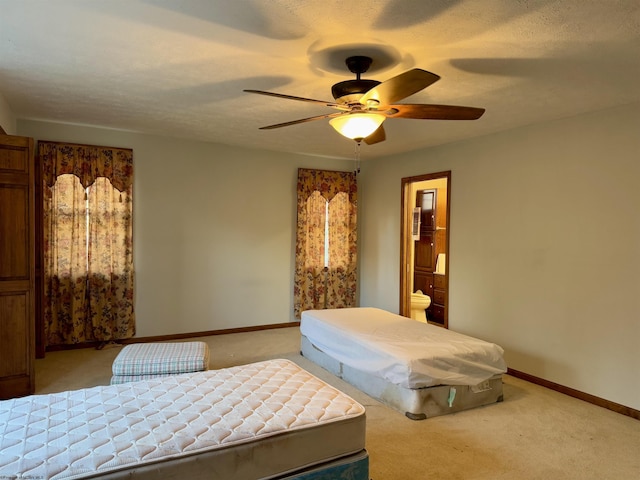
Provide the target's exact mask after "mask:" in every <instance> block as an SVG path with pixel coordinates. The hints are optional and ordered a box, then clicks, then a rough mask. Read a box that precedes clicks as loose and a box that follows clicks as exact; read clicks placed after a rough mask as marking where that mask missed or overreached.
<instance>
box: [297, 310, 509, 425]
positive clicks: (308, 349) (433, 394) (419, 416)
mask: <svg viewBox="0 0 640 480" xmlns="http://www.w3.org/2000/svg"><path fill="white" fill-rule="evenodd" d="M349 310H351V309H341V310H340V311H339V313H338V311H337V310H336V311H334V312H336V313H335V314H334V313H332V314H331V315H334V316H335V317H336V318H342V317H344V316H345V315H349V314H350V312H349ZM353 310H355V309H353ZM357 310H361V311H362V310H365V309H357ZM366 310H375V311H373V312H372V313H374V314H377V313H378V312H382V311H380V310H378V309H366ZM326 312H327V311H324V310H323V311H313V312H309V314H310V315H314V317H313V318H314V321H318V319H320V318H321V317H322V316H323V315H326ZM384 314H385V315H392V316H394V317H399V318H402V319H403V320H408V321H410V322H411V320H409V319H406V318H405V317H400V316H398V315H394V314H390V313H389V312H384ZM338 315H340V316H341V317H338ZM308 318H310V317H306V318H305V314H304V313H303V317H302V322H303V325H302V326H301V328H302V327H303V326H304V322H305V320H306V319H308ZM344 318H346V317H344ZM433 328H440V327H433ZM443 332H447V333H448V331H443ZM451 334H452V335H458V334H455V333H454V332H451ZM337 335H340V333H339V332H338V331H336V332H334V338H336V336H337ZM340 336H341V338H340V341H339V342H336V344H337V345H338V346H333V345H332V348H333V351H334V352H335V351H336V350H338V351H341V352H342V351H344V350H346V349H350V348H353V349H355V348H356V343H359V337H358V335H357V334H356V335H354V334H353V332H352V331H350V332H349V333H346V334H345V335H344V336H343V335H340ZM363 338H366V340H365V342H366V343H368V344H369V345H372V344H373V345H378V344H377V343H375V342H374V341H373V340H372V339H371V336H370V335H363ZM325 341H326V339H325ZM384 348H385V347H384V345H382V346H381V349H383V350H384ZM497 348H498V349H499V347H497ZM500 350H501V349H500ZM300 353H301V354H302V356H304V357H306V358H308V359H309V360H311V361H312V362H314V363H316V364H318V365H319V366H321V367H322V368H324V369H325V370H327V371H329V372H330V373H332V374H334V375H336V376H337V377H339V378H342V379H343V380H345V381H346V382H348V383H350V384H351V385H353V386H354V387H356V388H358V389H359V390H362V391H363V392H365V393H367V394H368V395H370V396H371V397H373V398H375V399H377V400H379V401H380V402H382V403H384V404H386V405H388V406H390V407H392V408H394V409H396V410H398V411H400V412H402V413H404V414H405V415H406V416H407V417H408V418H410V419H412V420H424V419H426V418H431V417H436V416H440V415H446V414H449V413H455V412H460V411H463V410H468V409H471V408H475V407H480V406H483V405H490V404H493V403H497V402H502V401H503V398H504V397H503V388H502V373H496V374H490V375H488V378H487V379H486V380H484V381H482V382H480V383H476V384H473V385H463V384H462V385H461V384H437V385H433V386H425V387H420V388H410V387H407V386H401V385H399V384H398V383H395V382H392V381H390V380H388V379H386V378H382V377H381V376H379V375H377V374H376V373H375V372H371V371H364V370H363V369H361V368H356V367H354V366H352V365H349V364H348V363H347V362H346V361H342V360H339V359H337V358H336V356H339V355H337V354H331V353H327V352H326V351H324V350H323V349H322V348H320V347H318V346H317V345H316V344H314V342H313V341H312V340H311V339H309V338H308V337H307V336H306V335H305V334H304V333H302V335H301V344H300ZM385 353H386V354H388V353H389V352H385ZM346 357H348V355H346ZM505 370H506V366H505Z"/></svg>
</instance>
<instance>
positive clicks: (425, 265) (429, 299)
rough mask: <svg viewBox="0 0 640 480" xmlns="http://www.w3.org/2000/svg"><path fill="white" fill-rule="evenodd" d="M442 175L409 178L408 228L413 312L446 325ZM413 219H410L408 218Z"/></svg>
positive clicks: (424, 319) (445, 185)
mask: <svg viewBox="0 0 640 480" xmlns="http://www.w3.org/2000/svg"><path fill="white" fill-rule="evenodd" d="M448 181H449V178H448V176H446V177H441V178H434V179H429V180H419V181H413V182H409V184H408V191H407V198H406V203H405V210H406V215H405V216H406V218H407V222H406V223H407V227H408V228H406V229H405V230H404V231H405V236H406V237H407V239H406V245H407V247H408V248H407V251H408V252H407V253H408V254H409V258H408V259H407V260H408V261H407V265H408V267H409V268H408V270H409V271H408V275H407V279H406V280H407V286H408V288H409V291H410V292H411V293H410V295H409V305H410V316H411V318H412V319H414V320H418V321H421V322H428V323H433V324H436V325H440V326H444V327H446V326H447V323H448V322H447V320H448V319H447V297H448V279H447V245H448V236H447V219H448V183H449V182H448ZM409 219H410V220H409Z"/></svg>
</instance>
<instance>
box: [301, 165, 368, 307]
mask: <svg viewBox="0 0 640 480" xmlns="http://www.w3.org/2000/svg"><path fill="white" fill-rule="evenodd" d="M357 191H358V188H357V182H356V176H355V174H354V173H351V172H333V171H327V170H311V169H305V168H301V169H298V202H297V206H298V223H297V231H296V270H295V275H294V293H293V296H294V313H295V316H296V318H300V315H301V313H302V312H303V311H304V310H310V309H322V308H344V307H354V306H355V304H356V286H357V269H356V261H357Z"/></svg>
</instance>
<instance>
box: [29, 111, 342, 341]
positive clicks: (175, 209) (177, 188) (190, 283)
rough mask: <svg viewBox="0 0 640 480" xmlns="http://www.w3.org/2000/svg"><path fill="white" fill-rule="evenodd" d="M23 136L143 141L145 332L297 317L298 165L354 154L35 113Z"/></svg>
mask: <svg viewBox="0 0 640 480" xmlns="http://www.w3.org/2000/svg"><path fill="white" fill-rule="evenodd" d="M18 126H19V131H20V135H25V136H31V137H34V138H36V139H40V140H56V141H67V142H78V143H88V144H94V145H109V146H115V147H128V148H133V151H134V162H135V182H134V199H135V200H134V262H135V269H136V317H137V318H136V323H137V336H139V337H145V336H155V335H168V334H177V333H189V332H200V331H209V330H217V329H228V328H236V327H247V326H256V325H267V324H273V323H284V322H289V321H293V320H294V319H293V307H292V305H293V301H292V289H293V270H294V269H293V252H294V242H295V224H296V179H297V169H298V167H307V168H324V169H335V170H351V168H352V162H350V161H349V162H345V161H338V160H331V159H326V158H313V157H307V156H296V155H287V154H280V153H269V152H264V151H256V150H248V149H241V148H233V147H226V146H222V145H215V144H209V143H198V142H187V141H181V140H176V139H170V138H161V137H154V136H148V135H139V134H132V133H126V132H120V131H116V130H106V129H96V128H87V127H78V126H72V125H62V124H52V123H44V122H35V121H23V120H20V121H19V122H18Z"/></svg>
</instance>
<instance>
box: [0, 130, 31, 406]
mask: <svg viewBox="0 0 640 480" xmlns="http://www.w3.org/2000/svg"><path fill="white" fill-rule="evenodd" d="M35 201H36V199H35V164H34V142H33V139H31V138H26V137H17V136H10V135H0V399H7V398H12V397H18V396H24V395H29V394H32V393H34V389H35V378H34V364H35V297H36V295H35V292H36V291H35V288H36V287H35V283H36V282H35V277H36V272H35V260H36V256H35V251H36V247H35V219H36V215H35V211H36V210H35Z"/></svg>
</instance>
